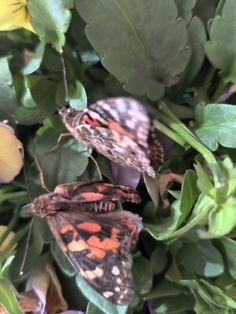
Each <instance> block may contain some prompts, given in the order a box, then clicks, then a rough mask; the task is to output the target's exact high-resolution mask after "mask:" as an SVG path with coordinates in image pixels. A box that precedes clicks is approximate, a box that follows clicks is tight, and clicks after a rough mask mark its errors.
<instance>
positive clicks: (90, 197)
mask: <svg viewBox="0 0 236 314" xmlns="http://www.w3.org/2000/svg"><path fill="white" fill-rule="evenodd" d="M54 192H55V193H58V194H60V195H61V196H63V197H65V198H66V199H68V200H70V201H71V202H78V203H81V202H83V203H84V202H86V203H87V202H98V201H99V202H101V201H120V202H131V203H139V202H140V197H139V195H138V194H137V192H136V191H135V190H133V189H132V188H130V187H128V186H122V185H114V184H111V183H107V182H103V181H98V180H93V181H89V182H74V183H66V184H60V185H58V186H57V187H56V188H55V190H54Z"/></svg>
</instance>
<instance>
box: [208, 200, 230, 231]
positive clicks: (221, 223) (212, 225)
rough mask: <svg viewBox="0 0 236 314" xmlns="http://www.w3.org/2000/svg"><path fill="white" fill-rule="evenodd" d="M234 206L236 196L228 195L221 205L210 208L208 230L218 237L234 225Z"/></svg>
mask: <svg viewBox="0 0 236 314" xmlns="http://www.w3.org/2000/svg"><path fill="white" fill-rule="evenodd" d="M235 208H236V198H235V197H230V196H229V197H228V199H227V200H226V202H225V203H224V204H223V205H222V206H220V207H217V208H215V209H214V210H212V211H211V212H210V214H209V229H208V232H209V233H210V234H212V235H214V236H219V237H220V236H223V235H225V234H227V233H229V232H230V231H231V230H232V229H233V228H234V227H235V225H236V216H235Z"/></svg>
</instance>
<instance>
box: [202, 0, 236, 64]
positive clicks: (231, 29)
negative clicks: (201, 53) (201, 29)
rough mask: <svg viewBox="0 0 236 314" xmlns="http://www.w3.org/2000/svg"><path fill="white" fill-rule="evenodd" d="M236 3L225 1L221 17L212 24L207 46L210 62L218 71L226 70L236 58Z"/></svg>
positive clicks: (231, 0) (232, 0)
mask: <svg viewBox="0 0 236 314" xmlns="http://www.w3.org/2000/svg"><path fill="white" fill-rule="evenodd" d="M235 11H236V2H235V1H234V0H227V1H224V6H223V9H222V12H221V15H220V16H219V15H217V16H216V17H215V18H214V19H213V21H212V24H211V28H210V40H209V41H208V42H207V43H206V45H205V50H206V54H207V56H208V58H209V60H210V62H211V63H212V64H213V65H214V66H215V67H216V68H218V69H222V70H223V69H225V68H226V67H227V66H228V65H229V64H231V63H232V62H233V61H234V59H235V58H236V23H235V22H234V21H235V20H234V19H235Z"/></svg>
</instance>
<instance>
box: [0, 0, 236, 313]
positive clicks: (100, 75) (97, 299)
mask: <svg viewBox="0 0 236 314" xmlns="http://www.w3.org/2000/svg"><path fill="white" fill-rule="evenodd" d="M28 9H29V11H30V14H31V16H32V20H31V23H32V25H33V27H34V29H35V32H36V34H33V33H29V32H27V31H24V30H16V31H12V32H1V33H0V56H1V58H0V95H1V99H0V120H4V119H8V120H9V123H10V124H11V125H12V126H13V127H14V128H15V130H16V134H17V136H18V138H19V139H20V140H21V141H22V142H23V144H24V148H25V160H24V162H25V168H26V173H27V177H28V181H29V190H30V196H29V193H28V188H27V185H26V183H25V180H24V176H23V174H21V175H19V176H18V177H17V178H16V179H15V181H13V182H12V183H10V184H7V185H1V187H0V204H1V208H0V215H1V224H6V225H8V226H9V228H8V231H7V232H10V230H14V231H15V232H16V236H15V238H14V241H13V242H18V246H17V250H16V256H15V258H14V260H13V261H12V262H11V263H10V262H9V263H8V264H9V265H8V264H7V267H8V274H7V275H6V274H5V268H6V264H5V268H4V266H1V269H2V271H1V278H0V281H2V282H1V283H0V303H1V302H2V303H3V304H5V306H6V308H8V309H9V310H11V306H13V308H16V307H14V306H15V305H14V304H15V303H14V302H16V300H15V299H14V295H13V294H12V288H11V282H12V283H13V284H14V285H15V286H16V287H17V288H19V289H21V288H22V283H24V281H25V280H26V279H27V278H28V277H29V276H30V275H31V274H32V273H33V272H34V271H35V270H36V269H37V268H38V267H39V266H40V265H42V264H43V263H44V262H45V261H46V260H47V259H48V258H49V257H50V256H52V257H53V259H54V260H55V269H56V270H57V271H58V274H59V275H60V278H61V280H60V281H61V284H62V286H63V285H64V283H65V282H68V280H69V282H70V284H71V285H74V286H73V287H74V288H73V289H72V290H71V291H70V293H68V295H67V299H68V302H69V304H70V307H71V308H72V307H74V308H76V309H81V310H84V311H86V313H87V314H92V313H107V314H111V313H114V314H116V313H119V314H121V313H125V312H126V311H128V312H127V313H129V314H132V313H133V314H138V313H151V314H153V313H199V314H200V313H204V314H208V313H209V314H210V313H226V314H227V313H235V312H236V281H235V280H236V242H235V240H234V238H235V231H234V230H235V226H236V215H235V211H236V166H235V161H236V154H235V149H236V140H235V130H236V106H235V101H236V98H235V96H234V94H233V91H234V89H233V88H234V84H235V83H236V67H235V64H236V63H235V62H236V61H235V60H236V44H235V43H236V1H234V0H223V1H222V0H220V1H219V0H208V1H204V0H175V1H174V0H165V1H163V0H113V1H108V0H89V1H88V0H75V1H72V0H66V1H62V0H47V1H46V0H43V1H38V0H30V1H29V3H28ZM61 49H63V54H64V59H65V63H66V68H67V79H68V82H69V96H70V99H69V103H70V105H71V106H73V107H75V108H77V109H79V110H80V109H82V108H84V107H86V106H87V104H91V103H93V102H94V101H96V100H97V99H102V98H106V97H111V96H122V95H129V96H131V97H135V98H137V99H139V100H141V101H143V102H145V103H149V104H150V105H152V106H153V108H155V109H156V110H157V115H156V121H155V126H156V128H157V129H159V130H160V131H161V132H162V133H164V134H165V135H167V137H169V138H171V140H173V141H175V142H176V143H177V144H176V145H173V144H172V146H171V147H172V148H171V149H167V151H166V157H165V164H164V166H163V168H162V169H161V173H165V172H166V171H167V170H171V171H172V172H175V173H178V174H181V175H183V176H184V180H183V184H182V185H181V186H179V185H178V184H172V185H171V186H169V190H168V191H167V192H166V193H165V197H167V198H168V199H169V201H170V208H169V209H165V208H163V206H162V203H161V202H159V204H158V206H157V200H158V193H159V192H158V181H157V180H150V178H145V184H146V187H145V184H144V183H143V182H142V183H140V185H139V187H138V190H139V192H140V195H141V197H142V204H141V206H140V207H139V208H135V211H136V212H138V213H139V214H140V215H141V216H142V217H143V222H144V225H145V229H144V231H143V232H142V234H141V236H140V240H139V243H138V247H137V250H136V252H134V255H133V276H134V287H135V296H134V298H133V300H132V302H131V304H130V305H129V307H128V308H127V307H116V306H114V305H112V304H110V303H109V302H107V301H105V300H104V299H103V298H102V297H101V296H99V295H97V294H96V292H94V291H93V290H92V289H91V288H90V287H89V286H88V285H87V284H86V283H85V282H84V281H82V279H81V278H80V277H78V276H77V277H76V280H74V276H75V272H74V271H73V270H72V269H71V267H70V265H69V263H68V261H67V260H66V259H65V257H64V255H63V254H62V253H61V251H60V250H59V249H58V246H57V245H56V243H55V242H54V240H53V238H52V237H51V234H50V232H49V230H48V227H47V225H46V223H45V222H44V221H41V220H39V219H36V221H35V224H34V226H33V235H32V238H31V240H30V246H29V252H28V254H27V259H26V264H25V267H24V274H23V276H20V275H19V267H20V264H21V261H22V256H23V253H24V250H25V242H26V235H27V232H28V224H29V217H24V216H23V214H22V213H21V207H22V206H23V205H25V204H26V203H28V202H30V200H29V197H36V196H38V195H40V194H42V193H45V192H44V190H43V189H42V187H41V185H40V181H39V176H38V171H37V169H36V166H35V162H34V159H33V156H34V155H36V156H37V158H38V160H39V161H40V164H41V167H42V170H43V172H44V175H45V181H46V184H47V186H48V187H49V188H50V189H53V188H54V187H55V186H56V185H57V184H59V183H64V182H72V181H76V180H87V179H92V178H94V177H96V176H97V173H96V169H94V165H93V163H91V161H89V160H88V157H87V155H86V154H85V153H82V151H83V146H82V145H80V144H78V143H77V142H76V141H75V140H73V139H65V140H63V142H62V143H61V145H60V147H59V149H58V150H57V151H55V152H53V153H51V154H47V152H48V151H50V149H51V148H52V147H54V145H55V144H56V142H57V139H58V137H59V135H60V134H61V133H63V132H64V131H65V127H64V126H63V124H62V122H61V121H60V118H59V117H58V115H57V107H60V106H62V105H64V104H65V94H64V88H63V75H62V66H61V61H60V56H59V53H58V52H59V51H60V50H61ZM29 54H30V55H31V59H30V61H29V62H25V59H26V57H27V55H29ZM181 121H182V122H181ZM167 137H166V138H165V139H164V145H166V142H168V141H169V140H168V138H167ZM95 158H96V159H97V161H98V162H99V165H100V166H101V169H102V170H103V172H104V174H105V175H106V176H107V177H108V178H109V177H110V174H109V170H108V168H107V167H106V164H105V162H104V159H103V158H101V156H98V155H95ZM68 160H69V161H70V162H68ZM146 188H147V190H148V191H149V194H150V196H151V198H150V197H149V195H148V193H147V192H146ZM152 200H153V201H152ZM127 209H129V208H127ZM7 232H6V233H5V234H4V235H3V236H2V237H1V238H0V243H1V242H2V241H3V238H4V237H6V235H7ZM12 245H13V243H12ZM6 255H7V252H5V253H3V254H2V256H1V260H2V262H1V265H4V262H5V261H6ZM67 277H68V278H69V279H68V278H67ZM4 287H5V288H4ZM64 288H65V287H64ZM4 289H5V290H4ZM81 291H82V292H83V294H84V296H85V298H84V296H82V294H81ZM3 296H4V297H3ZM6 296H7V297H6ZM86 298H87V299H88V300H89V302H88V301H87V299H86ZM9 300H10V301H12V303H11V302H10V301H9ZM8 301H9V303H7V302H8ZM16 306H17V305H16ZM86 308H87V309H86ZM15 313H17V312H15ZM19 313H20V312H19Z"/></svg>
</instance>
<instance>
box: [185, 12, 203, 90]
mask: <svg viewBox="0 0 236 314" xmlns="http://www.w3.org/2000/svg"><path fill="white" fill-rule="evenodd" d="M187 31H188V36H189V44H190V47H191V52H192V54H191V58H190V60H189V63H188V66H187V69H186V74H185V76H184V80H185V81H187V82H188V84H190V82H191V81H192V80H193V79H194V78H195V76H196V75H197V73H198V72H199V70H200V68H201V66H202V64H203V61H204V59H205V52H204V44H205V42H206V31H205V28H204V25H203V23H202V21H201V20H200V19H199V18H198V17H196V16H194V17H193V18H192V20H191V21H190V23H189V25H188V27H187Z"/></svg>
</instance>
